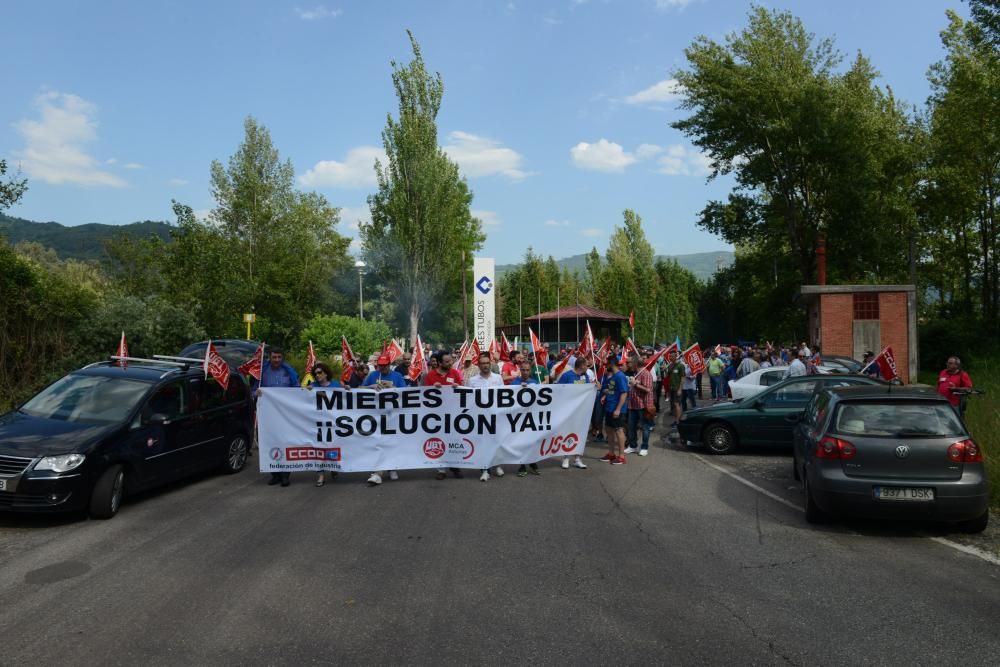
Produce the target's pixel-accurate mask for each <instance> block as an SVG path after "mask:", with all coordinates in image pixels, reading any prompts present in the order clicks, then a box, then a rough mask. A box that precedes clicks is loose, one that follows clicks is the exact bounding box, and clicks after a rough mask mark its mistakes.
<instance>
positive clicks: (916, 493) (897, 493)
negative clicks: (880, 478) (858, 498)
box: [872, 486, 934, 502]
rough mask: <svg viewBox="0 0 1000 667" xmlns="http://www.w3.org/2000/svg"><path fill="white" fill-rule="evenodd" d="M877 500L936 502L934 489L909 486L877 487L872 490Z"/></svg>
mask: <svg viewBox="0 0 1000 667" xmlns="http://www.w3.org/2000/svg"><path fill="white" fill-rule="evenodd" d="M872 492H873V493H874V494H875V500H915V501H918V502H920V501H927V500H934V489H928V488H919V487H918V488H914V487H909V486H876V487H874V489H873V490H872Z"/></svg>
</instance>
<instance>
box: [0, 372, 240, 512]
mask: <svg viewBox="0 0 1000 667" xmlns="http://www.w3.org/2000/svg"><path fill="white" fill-rule="evenodd" d="M251 403H252V400H251V396H250V389H249V387H248V386H247V383H246V381H245V380H244V379H243V378H242V377H241V376H240V375H239V374H238V373H232V374H231V375H230V378H229V388H228V390H226V391H225V392H223V389H222V386H221V385H219V384H218V383H217V382H216V381H215V380H213V379H211V378H209V379H206V378H205V376H204V372H203V371H202V368H201V366H200V365H199V364H191V365H190V366H189V365H187V364H184V363H177V362H168V361H159V360H143V361H130V362H129V363H128V365H127V366H126V367H124V368H122V367H119V366H117V365H116V364H115V362H100V363H96V364H91V365H89V366H86V367H84V368H81V369H79V370H77V371H74V372H72V373H70V374H69V375H66V376H65V377H63V378H61V379H60V380H57V381H56V382H54V383H52V384H51V385H49V386H48V387H46V388H45V389H43V390H42V391H41V392H39V393H38V394H36V395H35V396H34V397H33V398H31V399H30V400H28V401H27V402H26V403H24V404H23V405H22V406H21V407H20V408H18V409H16V410H14V411H12V412H9V413H7V414H5V415H3V416H0V511H5V510H6V511H18V512H47V511H48V512H51V511H79V510H88V511H89V512H90V515H91V516H93V517H95V518H100V519H109V518H111V517H113V516H114V515H115V514H116V513H117V512H118V509H119V507H120V506H121V502H122V498H124V496H125V494H126V493H133V492H136V491H141V490H144V489H148V488H151V487H154V486H157V485H160V484H165V483H167V482H171V481H174V480H177V479H180V478H182V477H186V476H189V475H193V474H195V473H198V472H202V471H206V470H210V469H220V470H222V471H224V472H227V473H235V472H239V471H240V470H242V469H243V466H244V465H245V464H246V461H247V456H248V454H249V450H250V443H251V435H252V433H253V418H252V416H251V415H252V405H251Z"/></svg>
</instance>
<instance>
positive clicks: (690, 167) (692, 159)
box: [657, 144, 713, 176]
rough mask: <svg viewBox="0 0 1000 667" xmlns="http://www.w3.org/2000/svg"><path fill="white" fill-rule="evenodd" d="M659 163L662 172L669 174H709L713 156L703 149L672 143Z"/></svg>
mask: <svg viewBox="0 0 1000 667" xmlns="http://www.w3.org/2000/svg"><path fill="white" fill-rule="evenodd" d="M665 150H666V154H665V155H663V156H661V157H660V159H659V160H657V163H658V164H659V169H657V171H659V172H660V173H661V174H666V175H667V176H708V175H709V174H711V173H712V166H713V161H712V158H711V157H709V156H708V155H707V154H705V153H702V152H701V151H698V150H695V149H693V148H688V147H686V146H684V145H683V144H671V145H670V146H667V147H666V149H665Z"/></svg>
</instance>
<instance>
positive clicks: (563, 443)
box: [538, 433, 580, 456]
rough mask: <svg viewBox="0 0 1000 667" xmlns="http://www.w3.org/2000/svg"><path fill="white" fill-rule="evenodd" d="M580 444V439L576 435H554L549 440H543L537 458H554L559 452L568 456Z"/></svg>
mask: <svg viewBox="0 0 1000 667" xmlns="http://www.w3.org/2000/svg"><path fill="white" fill-rule="evenodd" d="M579 443H580V438H579V437H577V435H576V433H570V434H569V435H556V436H553V437H551V438H544V439H543V440H542V444H541V445H539V447H538V455H539V456H554V455H556V454H559V453H560V452H562V453H565V454H569V453H570V452H572V451H573V450H574V449H576V446H577V445H578V444H579Z"/></svg>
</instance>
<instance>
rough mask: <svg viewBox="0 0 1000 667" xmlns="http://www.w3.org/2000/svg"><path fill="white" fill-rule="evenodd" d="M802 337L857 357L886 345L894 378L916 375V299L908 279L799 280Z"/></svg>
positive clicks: (828, 350) (827, 349) (905, 379)
mask: <svg viewBox="0 0 1000 667" xmlns="http://www.w3.org/2000/svg"><path fill="white" fill-rule="evenodd" d="M798 299H799V301H800V303H803V304H804V305H805V306H806V311H807V314H808V315H807V316H808V329H807V330H808V332H809V336H808V341H807V342H810V343H815V344H818V345H819V346H820V348H821V350H822V352H824V353H826V354H837V355H844V356H848V357H853V358H854V359H861V358H862V357H863V356H864V353H865V350H872V351H874V352H875V353H876V354H878V353H879V352H880V351H881V350H882V349H883V348H884V347H886V346H892V351H893V354H894V355H895V357H896V367H897V370H898V372H899V376H900V379H902V381H903V382H905V383H909V382H910V380H911V378H912V379H913V381H916V378H917V299H916V288H915V287H914V286H913V285H803V286H802V288H801V289H800V290H799V295H798Z"/></svg>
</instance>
